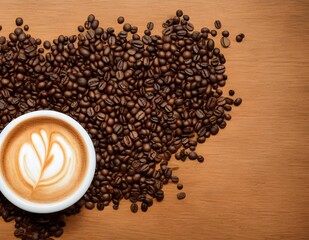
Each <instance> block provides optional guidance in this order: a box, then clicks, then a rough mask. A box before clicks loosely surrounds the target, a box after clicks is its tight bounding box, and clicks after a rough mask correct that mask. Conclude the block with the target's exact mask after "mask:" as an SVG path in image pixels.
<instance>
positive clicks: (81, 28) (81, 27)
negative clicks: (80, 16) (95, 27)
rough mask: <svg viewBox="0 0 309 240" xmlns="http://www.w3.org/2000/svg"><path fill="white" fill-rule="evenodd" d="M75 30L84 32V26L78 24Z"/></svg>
mask: <svg viewBox="0 0 309 240" xmlns="http://www.w3.org/2000/svg"><path fill="white" fill-rule="evenodd" d="M77 30H78V31H79V32H84V31H85V28H84V27H83V26H82V25H79V26H78V27H77Z"/></svg>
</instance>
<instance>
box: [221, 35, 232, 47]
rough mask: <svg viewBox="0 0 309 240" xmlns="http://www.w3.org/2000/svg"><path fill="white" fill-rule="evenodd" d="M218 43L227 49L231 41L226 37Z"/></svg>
mask: <svg viewBox="0 0 309 240" xmlns="http://www.w3.org/2000/svg"><path fill="white" fill-rule="evenodd" d="M220 43H221V45H222V47H224V48H228V47H229V46H230V45H231V41H230V40H229V39H228V38H226V37H222V38H221V40H220Z"/></svg>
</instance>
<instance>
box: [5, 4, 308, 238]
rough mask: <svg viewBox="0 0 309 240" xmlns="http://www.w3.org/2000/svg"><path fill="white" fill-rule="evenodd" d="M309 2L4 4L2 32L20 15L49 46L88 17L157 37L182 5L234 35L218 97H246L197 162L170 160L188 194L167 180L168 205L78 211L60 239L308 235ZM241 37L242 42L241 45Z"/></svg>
mask: <svg viewBox="0 0 309 240" xmlns="http://www.w3.org/2000/svg"><path fill="white" fill-rule="evenodd" d="M308 3H309V2H308V1H306V0H303V1H296V0H295V1H288V0H284V1H279V0H261V1H253V0H249V1H248V0H239V1H234V0H229V1H228V0H226V1H213V0H207V1H202V0H192V1H189V0H188V1H158V0H157V1H151V0H148V1H142V0H134V1H133V0H132V1H107V0H105V1H99V0H88V1H81V0H76V1H73V0H70V1H61V0H54V1H33V0H28V1H17V0H1V3H0V5H1V6H0V24H1V25H2V26H3V30H2V32H1V34H3V35H6V36H7V35H8V33H9V31H10V30H12V29H13V27H14V21H15V18H16V17H18V16H21V17H23V18H24V22H25V23H26V24H29V26H30V33H31V34H32V35H33V36H36V37H40V38H42V39H49V40H51V39H53V38H55V37H57V36H58V35H59V34H67V35H69V34H73V33H76V32H77V30H76V29H77V26H78V25H79V24H83V23H84V21H85V19H86V17H87V16H88V14H90V13H94V14H95V15H96V17H97V18H98V19H99V20H100V22H101V24H102V25H103V27H107V26H111V25H112V26H116V25H117V24H116V19H117V17H118V16H119V15H123V16H125V19H126V21H128V22H130V23H132V24H135V25H137V26H138V27H139V29H142V30H144V27H145V25H146V24H147V22H148V21H153V22H154V23H155V26H156V32H157V33H159V32H160V31H161V24H162V22H163V21H165V20H166V19H167V18H168V17H171V16H173V15H174V13H175V11H176V10H177V9H179V8H181V9H183V10H184V12H185V13H186V14H188V15H190V16H191V20H192V23H193V24H194V25H195V27H196V28H197V29H200V28H201V27H203V26H209V27H211V28H212V27H213V22H214V20H216V19H220V20H221V21H222V23H223V29H228V30H229V31H230V32H231V36H232V37H231V39H232V40H233V41H232V45H231V47H230V48H229V49H224V50H223V52H224V54H225V56H226V58H227V64H226V67H227V73H228V75H229V80H228V84H227V86H226V87H225V88H224V93H225V94H227V91H228V90H229V89H231V88H233V89H235V90H236V96H241V97H242V98H243V100H244V101H243V104H242V105H241V106H240V107H238V108H235V109H234V110H233V112H232V117H233V119H232V121H231V122H229V123H228V127H227V128H226V129H225V130H223V131H221V132H220V133H219V135H218V136H216V137H213V138H211V139H210V140H209V141H207V143H205V144H204V145H203V146H199V147H198V152H199V153H203V154H204V155H205V156H206V162H205V163H204V164H199V163H198V162H190V161H187V162H185V163H183V162H178V161H176V160H172V161H171V164H170V165H171V166H174V167H176V166H178V167H179V170H177V171H176V172H177V175H178V176H179V177H180V178H181V182H182V183H183V184H184V186H185V187H184V190H185V192H186V193H187V198H186V199H184V200H183V201H179V200H177V199H176V193H177V190H176V186H175V185H173V184H169V185H168V186H166V187H165V190H166V191H165V193H166V198H165V200H164V201H163V202H161V203H155V204H154V206H153V207H151V208H150V209H149V211H148V212H147V213H143V212H141V211H140V212H138V213H137V214H132V213H131V212H130V210H129V203H128V202H126V201H122V202H121V205H120V209H119V210H118V211H114V210H113V209H112V207H108V208H107V209H106V210H104V211H103V212H98V211H96V210H93V211H88V210H83V211H82V213H81V214H79V215H77V216H74V217H69V218H67V227H65V234H64V235H63V236H62V238H61V239H63V240H73V239H74V240H75V239H91V240H99V239H105V240H109V239H117V240H118V239H119V240H120V239H128V240H131V239H132V240H133V239H134V240H139V239H149V240H151V239H175V240H176V239H177V240H182V239H183V240H187V239H194V240H195V239H196V240H197V239H200V240H202V239H203V240H204V239H210V240H212V239H237V240H239V239H246V240H248V239H249V240H250V239H257V240H261V239H267V240H268V239H289V240H291V239H295V240H296V239H297V240H299V239H309V157H308V154H309V137H308V133H309V132H308V130H309V115H308V111H309V104H308V97H309V95H308V92H309V77H308V76H309V67H308V66H309V58H308V55H309V48H308V43H309V31H308V28H309V4H308ZM116 27H117V29H120V26H116ZM240 32H244V33H245V34H246V38H245V40H244V42H243V43H241V44H238V43H236V42H235V39H234V38H235V35H236V34H238V33H240ZM217 39H218V38H217ZM13 229H14V224H13V223H9V224H7V223H4V222H3V221H2V220H1V221H0V239H1V240H7V239H13V235H12V233H13Z"/></svg>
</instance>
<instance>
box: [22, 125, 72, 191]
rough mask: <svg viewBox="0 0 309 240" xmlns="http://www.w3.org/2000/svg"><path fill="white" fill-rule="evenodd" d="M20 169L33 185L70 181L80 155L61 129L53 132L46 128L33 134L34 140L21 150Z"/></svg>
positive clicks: (35, 186) (66, 182)
mask: <svg viewBox="0 0 309 240" xmlns="http://www.w3.org/2000/svg"><path fill="white" fill-rule="evenodd" d="M18 163H19V166H18V167H19V171H20V172H21V175H22V176H23V178H24V180H25V181H26V182H27V183H28V184H30V185H31V186H32V187H33V191H35V189H36V188H37V187H39V186H40V187H43V186H48V187H51V186H53V185H57V184H58V185H60V184H61V185H62V186H64V185H66V184H68V183H69V181H70V179H71V178H72V175H73V173H74V168H75V165H76V155H75V153H74V149H73V147H72V146H71V145H70V144H69V143H68V141H67V140H66V139H65V137H64V136H63V135H62V134H61V133H57V132H53V133H51V134H50V135H49V136H48V134H47V132H46V131H45V130H44V129H41V130H40V132H39V133H32V134H31V142H26V143H24V144H23V145H22V146H21V148H20V150H19V157H18Z"/></svg>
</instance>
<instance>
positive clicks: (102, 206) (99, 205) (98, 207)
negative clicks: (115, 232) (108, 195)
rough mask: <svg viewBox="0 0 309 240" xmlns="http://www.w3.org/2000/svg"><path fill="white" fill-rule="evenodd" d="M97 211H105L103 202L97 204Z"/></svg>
mask: <svg viewBox="0 0 309 240" xmlns="http://www.w3.org/2000/svg"><path fill="white" fill-rule="evenodd" d="M97 209H98V210H99V211H103V210H104V203H103V202H98V203H97Z"/></svg>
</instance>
